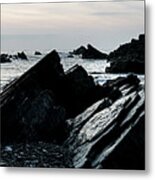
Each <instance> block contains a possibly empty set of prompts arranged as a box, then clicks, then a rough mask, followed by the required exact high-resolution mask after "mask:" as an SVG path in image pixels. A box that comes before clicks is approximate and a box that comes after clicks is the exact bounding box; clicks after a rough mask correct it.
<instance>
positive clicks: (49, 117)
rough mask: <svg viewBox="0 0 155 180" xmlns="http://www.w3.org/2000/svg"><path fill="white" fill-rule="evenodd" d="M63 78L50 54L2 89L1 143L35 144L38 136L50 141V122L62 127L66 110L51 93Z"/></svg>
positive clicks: (55, 55)
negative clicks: (22, 142) (28, 142)
mask: <svg viewBox="0 0 155 180" xmlns="http://www.w3.org/2000/svg"><path fill="white" fill-rule="evenodd" d="M63 76H64V71H63V69H62V66H61V64H60V58H59V56H58V54H57V53H56V52H55V51H53V52H51V53H50V54H48V55H47V56H45V57H44V58H43V59H42V60H41V61H40V62H39V63H38V64H37V65H35V66H34V67H32V68H31V69H30V70H29V71H27V72H26V73H25V74H24V75H23V76H21V77H20V78H19V79H17V80H16V81H14V82H13V83H12V84H11V86H8V87H7V88H5V90H4V91H3V92H2V94H1V115H2V120H1V125H2V127H3V128H2V132H1V134H2V139H1V140H2V142H7V141H24V140H35V139H38V138H39V137H40V136H41V137H42V138H47V137H48V139H51V137H50V135H51V134H52V131H55V127H54V126H53V128H52V127H51V126H52V124H53V123H55V122H54V119H53V118H55V120H57V123H55V125H56V126H57V127H58V126H59V123H60V121H62V123H61V126H63V125H64V123H63V119H64V118H65V110H64V108H63V107H61V106H60V105H58V104H56V100H55V94H54V93H53V92H56V91H57V89H58V88H59V83H58V82H59V81H60V79H61V78H62V77H63ZM8 112H9V113H8ZM59 120H60V121H59ZM39 128H41V129H39ZM62 129H64V128H62ZM42 131H43V132H44V133H41V132H42ZM60 132H62V131H61V130H60ZM29 137H30V138H29Z"/></svg>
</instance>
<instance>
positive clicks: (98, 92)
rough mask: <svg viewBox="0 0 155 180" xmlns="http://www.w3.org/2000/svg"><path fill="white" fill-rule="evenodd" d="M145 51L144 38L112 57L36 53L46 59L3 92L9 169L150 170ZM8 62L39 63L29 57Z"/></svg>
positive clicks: (5, 58)
mask: <svg viewBox="0 0 155 180" xmlns="http://www.w3.org/2000/svg"><path fill="white" fill-rule="evenodd" d="M144 48H145V37H144V35H140V36H139V38H138V39H137V40H135V39H133V40H131V42H129V43H127V44H124V45H121V46H120V47H119V48H118V49H116V50H114V51H113V52H110V53H109V54H107V53H104V52H100V51H99V50H97V49H96V48H94V47H93V46H92V45H90V44H88V46H87V48H85V47H84V46H81V47H80V48H78V49H76V50H73V51H72V52H69V53H68V55H67V56H66V57H67V59H66V61H64V59H63V57H61V55H60V53H58V52H57V51H56V50H52V51H51V52H50V53H48V54H46V55H44V54H42V53H40V52H39V51H35V52H34V56H36V58H38V59H40V60H38V61H37V62H36V61H35V63H33V65H31V66H29V68H28V69H27V70H26V71H24V72H23V73H22V74H20V75H19V76H18V77H16V78H14V79H13V80H12V81H11V82H9V83H8V84H6V85H5V86H3V89H2V92H1V94H0V97H1V99H0V111H1V162H0V164H1V166H11V167H12V166H13V167H14V166H16V167H53V168H97V169H139V170H143V169H145V89H144V88H145V87H144V85H145V83H144V64H145V58H144V57H145V54H144V52H145V49H144ZM0 58H1V64H4V65H5V64H7V65H8V64H11V63H12V62H14V61H15V62H16V63H18V61H22V63H29V62H31V60H30V58H29V56H27V54H26V53H25V52H18V53H17V54H16V55H9V54H1V56H0ZM79 58H81V59H79ZM67 61H68V62H67ZM72 61H74V62H76V63H71V65H70V66H69V68H68V69H66V68H65V63H69V62H72ZM80 62H81V63H80ZM106 62H108V63H110V67H107V66H105V72H104V71H103V72H102V71H99V67H102V63H106ZM85 63H86V66H84V65H85ZM94 65H96V66H97V68H96V69H95V68H94V67H95V66H94ZM88 66H91V67H90V71H89V69H86V68H85V67H87V68H89V67H88ZM97 70H98V71H97ZM121 73H124V74H123V75H121ZM113 74H114V75H113ZM115 74H116V75H115ZM106 76H107V77H108V78H105V77H106ZM111 76H112V78H109V77H111ZM141 77H142V78H141Z"/></svg>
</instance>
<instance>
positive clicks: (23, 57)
mask: <svg viewBox="0 0 155 180" xmlns="http://www.w3.org/2000/svg"><path fill="white" fill-rule="evenodd" d="M17 56H18V58H20V59H23V60H28V58H27V56H26V54H25V53H24V52H21V53H20V52H18V54H17Z"/></svg>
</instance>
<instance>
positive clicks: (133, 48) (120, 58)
mask: <svg viewBox="0 0 155 180" xmlns="http://www.w3.org/2000/svg"><path fill="white" fill-rule="evenodd" d="M108 60H109V61H110V62H111V67H108V68H106V72H107V73H128V72H133V73H138V74H144V70H145V35H144V34H141V35H140V36H139V39H138V40H135V39H132V40H131V42H130V43H127V44H124V45H121V46H120V47H119V48H118V49H116V50H114V51H113V52H111V53H110V54H109V56H108Z"/></svg>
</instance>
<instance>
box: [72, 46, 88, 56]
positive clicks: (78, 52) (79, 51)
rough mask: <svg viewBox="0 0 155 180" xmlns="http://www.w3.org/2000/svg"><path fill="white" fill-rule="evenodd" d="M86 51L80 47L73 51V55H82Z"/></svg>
mask: <svg viewBox="0 0 155 180" xmlns="http://www.w3.org/2000/svg"><path fill="white" fill-rule="evenodd" d="M85 51H86V48H85V47H84V46H80V47H79V48H77V49H76V50H74V51H73V54H75V55H80V54H83V53H84V52H85Z"/></svg>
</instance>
